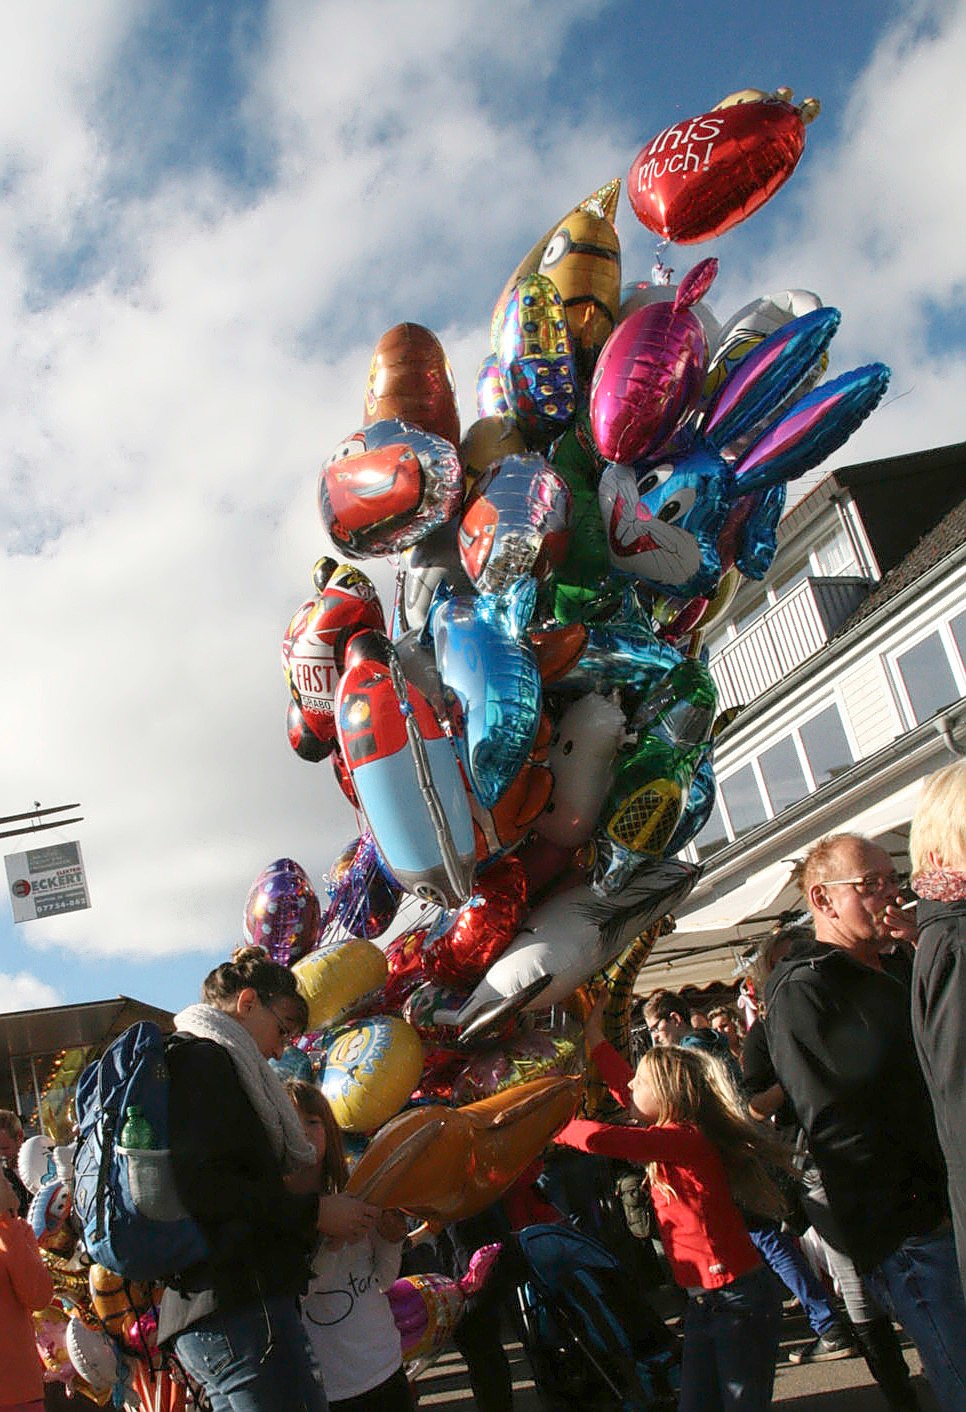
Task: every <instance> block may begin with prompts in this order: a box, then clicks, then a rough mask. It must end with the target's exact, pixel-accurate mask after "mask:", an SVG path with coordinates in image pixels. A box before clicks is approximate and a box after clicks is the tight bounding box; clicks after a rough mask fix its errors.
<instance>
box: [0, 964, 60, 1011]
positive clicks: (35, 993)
mask: <svg viewBox="0 0 966 1412" xmlns="http://www.w3.org/2000/svg"><path fill="white" fill-rule="evenodd" d="M63 1003H64V1002H63V997H62V996H61V994H60V992H59V991H57V990H55V989H54V987H53V986H52V985H47V984H46V982H45V981H41V980H38V979H37V977H36V976H31V975H28V973H27V972H26V971H18V973H17V974H16V975H15V976H11V975H8V974H5V973H4V972H3V971H0V1013H2V1014H4V1015H14V1014H17V1013H18V1012H19V1011H21V1010H44V1009H47V1008H49V1007H50V1006H51V1005H62V1004H63Z"/></svg>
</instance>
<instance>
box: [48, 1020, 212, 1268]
mask: <svg viewBox="0 0 966 1412" xmlns="http://www.w3.org/2000/svg"><path fill="white" fill-rule="evenodd" d="M169 1091H170V1078H169V1074H168V1066H167V1062H166V1060H165V1053H164V1037H163V1035H162V1034H161V1031H160V1030H159V1029H158V1027H157V1025H155V1024H152V1023H151V1022H150V1021H146V1020H142V1021H139V1022H138V1023H137V1024H135V1025H132V1026H131V1028H130V1029H128V1030H125V1031H124V1033H123V1034H122V1035H119V1036H118V1038H117V1039H115V1040H114V1041H113V1043H112V1044H111V1045H109V1046H108V1048H107V1049H106V1050H105V1051H104V1053H103V1054H102V1055H101V1057H100V1059H98V1060H96V1061H95V1062H94V1063H93V1064H89V1065H88V1067H87V1068H86V1069H85V1070H84V1072H83V1073H82V1074H81V1076H80V1079H79V1080H78V1084H77V1094H76V1098H75V1106H76V1109H77V1124H78V1140H77V1150H76V1152H75V1154H74V1211H75V1212H76V1214H77V1217H78V1219H79V1221H80V1222H81V1225H82V1231H83V1238H84V1244H85V1246H86V1248H87V1253H88V1255H89V1256H90V1257H91V1259H92V1260H94V1261H96V1262H97V1263H98V1264H99V1265H105V1266H106V1267H107V1268H108V1269H109V1270H115V1271H116V1272H117V1273H118V1274H120V1275H124V1276H125V1277H126V1278H127V1279H130V1280H164V1279H169V1278H171V1277H173V1276H175V1275H177V1274H179V1273H180V1272H181V1271H183V1270H185V1269H187V1268H188V1267H189V1266H190V1265H194V1264H197V1263H198V1261H200V1260H203V1259H204V1258H205V1257H206V1255H207V1254H208V1247H207V1243H206V1241H205V1238H204V1236H203V1234H202V1232H201V1229H200V1227H199V1226H198V1225H197V1223H196V1222H195V1221H194V1220H193V1218H192V1217H191V1216H189V1215H188V1213H187V1211H186V1210H185V1209H184V1206H183V1205H182V1203H181V1200H180V1198H179V1196H178V1192H177V1189H176V1187H175V1183H174V1174H173V1172H172V1169H171V1152H170V1147H169V1142H168V1099H169Z"/></svg>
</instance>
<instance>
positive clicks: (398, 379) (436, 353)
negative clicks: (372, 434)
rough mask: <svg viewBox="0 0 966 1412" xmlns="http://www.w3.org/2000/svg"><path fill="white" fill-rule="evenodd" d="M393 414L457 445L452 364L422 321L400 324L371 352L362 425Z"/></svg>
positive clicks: (456, 417)
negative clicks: (419, 322) (420, 322)
mask: <svg viewBox="0 0 966 1412" xmlns="http://www.w3.org/2000/svg"><path fill="white" fill-rule="evenodd" d="M391 417H398V418H399V420H400V421H403V422H408V423H409V425H410V426H414V427H419V428H421V430H422V431H431V432H434V433H435V435H436V436H445V438H446V440H447V441H451V442H452V443H453V445H454V446H458V445H459V439H460V415H459V409H458V407H457V405H456V382H455V380H454V378H453V369H452V368H451V367H450V365H449V359H448V358H447V356H446V354H445V352H444V351H443V345H442V344H441V343H440V341H439V339H438V338H437V337H436V335H435V333H433V332H432V330H431V329H428V328H424V327H423V325H422V324H396V326H395V328H391V329H389V330H388V331H387V332H386V333H384V334H383V335H382V337H381V338H380V340H379V342H378V343H377V344H376V347H375V351H374V353H373V355H372V362H371V363H370V364H369V380H368V382H367V383H366V397H365V406H364V408H363V418H362V424H363V426H366V427H367V426H369V425H370V423H372V422H381V421H386V420H387V419H389V418H391Z"/></svg>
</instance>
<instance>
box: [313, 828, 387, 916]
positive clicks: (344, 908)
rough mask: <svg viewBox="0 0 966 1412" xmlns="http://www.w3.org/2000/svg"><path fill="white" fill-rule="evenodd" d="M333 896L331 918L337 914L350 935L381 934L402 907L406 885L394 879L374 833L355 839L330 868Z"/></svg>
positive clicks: (329, 910) (329, 888)
mask: <svg viewBox="0 0 966 1412" xmlns="http://www.w3.org/2000/svg"><path fill="white" fill-rule="evenodd" d="M327 891H328V894H329V896H330V897H331V899H332V906H331V907H330V908H329V909H328V912H327V914H326V915H327V918H328V919H329V920H331V919H332V918H333V917H337V918H338V919H339V921H340V922H341V923H342V925H343V926H344V927H345V929H346V931H347V932H348V933H349V935H350V936H355V937H362V938H364V939H366V940H368V941H371V940H372V939H373V938H374V937H377V936H381V935H382V933H383V932H384V931H385V930H386V928H387V927H388V926H389V923H390V922H391V921H392V919H393V917H395V915H396V911H397V909H398V907H399V899H400V898H401V897H402V888H401V887H400V886H399V885H398V883H396V882H394V881H392V880H390V878H389V877H388V875H387V873H386V870H385V868H384V867H383V865H382V859H381V858H380V857H379V853H378V850H377V848H376V845H375V843H374V842H373V840H372V836H371V834H368V833H366V834H363V835H362V837H361V838H356V839H353V841H352V842H351V843H350V844H347V846H346V847H345V848H344V849H343V850H342V852H341V853H340V854H339V856H338V857H337V858H336V860H335V862H334V863H333V864H332V867H331V868H330V869H329V882H328V887H327Z"/></svg>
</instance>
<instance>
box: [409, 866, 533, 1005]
mask: <svg viewBox="0 0 966 1412" xmlns="http://www.w3.org/2000/svg"><path fill="white" fill-rule="evenodd" d="M474 892H475V895H474V896H473V898H472V899H471V900H470V901H469V902H468V903H467V904H466V906H465V907H462V908H460V911H459V913H458V914H457V917H456V921H455V922H454V923H453V925H452V926H451V927H450V929H449V931H448V932H446V933H445V934H444V935H443V936H441V937H440V938H439V940H438V941H437V942H436V944H435V946H434V947H433V950H432V953H431V954H430V955H428V956H427V957H426V969H427V971H429V972H430V973H431V975H433V976H434V977H438V978H439V979H440V980H445V981H449V982H451V983H455V984H456V985H466V984H468V983H470V982H473V981H477V980H479V978H480V977H481V976H482V975H483V972H484V971H485V970H486V969H487V967H488V966H489V965H490V963H491V962H492V961H495V960H496V958H497V957H498V956H499V955H501V954H502V953H503V952H504V951H505V950H506V948H507V947H508V946H509V945H510V942H511V941H512V940H513V938H514V937H515V936H516V934H517V932H518V931H519V930H520V928H521V926H522V925H523V919H524V917H525V916H526V914H527V876H526V873H525V872H524V871H523V864H522V863H521V862H520V860H519V859H518V858H514V856H513V855H512V853H511V854H508V855H507V856H506V857H505V858H501V859H500V861H499V863H494V865H493V867H492V868H487V869H486V871H485V872H484V873H481V874H480V876H479V878H477V880H476V884H475V889H474Z"/></svg>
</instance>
